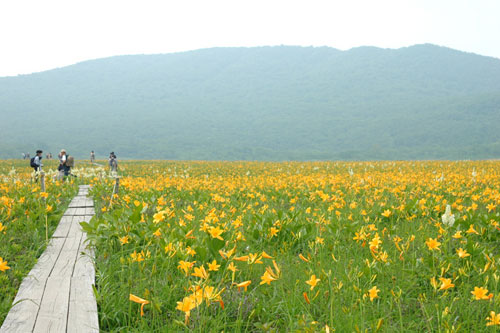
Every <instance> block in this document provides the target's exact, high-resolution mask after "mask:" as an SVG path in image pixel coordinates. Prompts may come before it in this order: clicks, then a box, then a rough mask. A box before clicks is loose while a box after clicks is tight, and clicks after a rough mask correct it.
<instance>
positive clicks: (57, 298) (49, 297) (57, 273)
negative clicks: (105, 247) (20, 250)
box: [0, 185, 99, 333]
mask: <svg viewBox="0 0 500 333" xmlns="http://www.w3.org/2000/svg"><path fill="white" fill-rule="evenodd" d="M88 191H89V186H88V185H82V186H80V190H79V192H78V195H77V196H76V197H75V198H74V199H73V200H72V201H71V203H70V205H69V208H68V209H67V210H66V212H65V213H64V215H63V217H62V218H61V221H60V222H59V225H58V227H57V229H56V230H55V232H54V234H53V235H52V239H51V240H50V243H49V245H48V246H47V249H46V250H45V252H44V253H43V254H42V255H41V256H40V258H39V259H38V262H37V263H36V265H35V266H34V267H33V269H32V270H31V272H30V273H29V274H28V276H27V277H26V278H25V279H24V280H23V282H22V283H21V286H20V287H19V291H18V292H17V295H16V298H15V300H14V303H13V304H14V306H13V307H12V308H11V310H10V312H9V314H8V315H7V317H6V318H5V321H4V323H3V325H2V327H1V328H0V333H4V332H5V333H6V332H99V321H98V317H97V304H96V301H95V297H94V293H93V287H92V286H93V284H94V282H95V271H94V265H93V264H92V259H93V255H94V254H93V252H92V250H90V249H87V248H86V243H85V240H86V235H85V233H84V232H82V230H81V227H80V224H79V223H80V222H82V221H86V222H88V221H90V219H91V218H92V216H93V215H94V213H95V212H94V202H93V201H92V199H91V198H88V197H87V195H88Z"/></svg>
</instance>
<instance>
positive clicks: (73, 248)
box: [50, 233, 83, 277]
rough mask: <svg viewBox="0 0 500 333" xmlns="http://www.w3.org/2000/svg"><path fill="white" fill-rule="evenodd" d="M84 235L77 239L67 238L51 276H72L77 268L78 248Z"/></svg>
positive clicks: (78, 236)
mask: <svg viewBox="0 0 500 333" xmlns="http://www.w3.org/2000/svg"><path fill="white" fill-rule="evenodd" d="M82 236H83V235H82V233H80V234H79V235H77V236H75V237H71V238H67V239H66V242H65V243H64V246H63V248H62V251H61V254H60V255H59V258H57V261H56V264H55V265H54V269H53V270H52V272H51V273H50V276H51V277H53V276H59V277H63V276H64V277H65V276H71V275H72V274H73V270H74V268H75V263H76V256H77V254H78V248H79V247H80V241H81V239H82Z"/></svg>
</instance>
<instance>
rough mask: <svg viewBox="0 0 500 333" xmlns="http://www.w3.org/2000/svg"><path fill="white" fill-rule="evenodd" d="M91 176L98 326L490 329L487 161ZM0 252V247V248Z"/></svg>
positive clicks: (499, 315)
mask: <svg viewBox="0 0 500 333" xmlns="http://www.w3.org/2000/svg"><path fill="white" fill-rule="evenodd" d="M119 173H120V175H121V179H120V191H119V194H118V195H114V196H111V192H112V186H113V183H114V180H113V179H110V178H102V179H101V178H97V177H96V178H94V180H93V181H92V185H93V189H92V191H91V192H92V194H93V196H94V198H95V200H96V208H97V211H98V214H97V216H96V218H95V219H93V220H92V221H91V222H89V223H88V224H83V227H84V228H85V230H86V231H87V232H88V233H89V239H90V241H91V243H92V244H93V245H95V246H96V268H97V281H96V282H97V287H96V295H97V301H98V305H99V311H100V312H99V316H100V325H101V329H102V330H103V331H141V332H143V331H182V330H195V331H219V332H220V331H271V332H272V331H293V330H299V331H314V332H316V331H318V332H321V331H326V332H332V331H334V330H336V331H338V332H351V331H357V332H365V331H412V332H415V331H450V332H451V331H457V332H458V331H463V332H469V331H484V330H494V329H495V328H496V327H498V325H500V288H499V278H500V272H499V271H498V265H499V261H500V253H499V252H500V242H499V239H500V237H499V236H500V216H499V209H500V208H499V207H498V205H499V204H500V192H499V189H500V162H498V161H481V162H442V161H439V162H350V163H348V162H309V163H299V162H287V163H264V162H166V161H165V162H160V161H158V162H132V161H131V162H124V163H121V165H120V171H119ZM0 253H1V252H0Z"/></svg>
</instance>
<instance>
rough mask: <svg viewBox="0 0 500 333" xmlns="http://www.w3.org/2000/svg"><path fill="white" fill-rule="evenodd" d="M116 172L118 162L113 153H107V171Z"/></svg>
mask: <svg viewBox="0 0 500 333" xmlns="http://www.w3.org/2000/svg"><path fill="white" fill-rule="evenodd" d="M117 170H118V161H117V160H116V155H115V153H114V152H111V153H109V171H111V172H116V171H117Z"/></svg>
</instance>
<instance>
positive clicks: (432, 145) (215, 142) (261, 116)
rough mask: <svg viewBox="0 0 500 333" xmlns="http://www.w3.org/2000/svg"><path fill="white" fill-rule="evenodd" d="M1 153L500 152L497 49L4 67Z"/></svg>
mask: <svg viewBox="0 0 500 333" xmlns="http://www.w3.org/2000/svg"><path fill="white" fill-rule="evenodd" d="M0 115H1V125H0V128H1V130H0V157H2V158H6V157H20V156H21V155H20V154H21V152H23V151H31V150H34V149H36V148H38V147H41V148H42V149H45V150H46V151H52V152H53V153H54V152H57V151H59V149H61V148H65V149H68V150H70V151H72V152H74V154H75V155H76V156H82V157H83V156H87V155H88V153H89V152H90V150H95V151H96V152H97V154H98V156H100V157H105V156H106V155H107V154H108V153H109V152H110V151H111V150H113V151H115V152H117V153H118V155H119V157H122V158H158V159H160V158H161V159H203V160H204V159H209V160H218V159H224V160H316V159H348V160H351V159H354V160H358V159H361V160H363V159H479V158H497V157H499V156H500V131H499V129H500V60H498V59H495V58H488V57H482V56H478V55H474V54H468V53H463V52H459V51H455V50H451V49H447V48H443V47H437V46H434V45H417V46H413V47H409V48H402V49H398V50H389V49H378V48H372V47H362V48H356V49H352V50H349V51H339V50H336V49H332V48H326V47H323V48H312V47H311V48H304V47H287V46H281V47H261V48H214V49H205V50H199V51H191V52H184V53H176V54H165V55H135V56H119V57H112V58H106V59H99V60H93V61H87V62H83V63H80V64H76V65H73V66H68V67H65V68H60V69H55V70H51V71H47V72H42V73H37V74H32V75H22V76H18V77H8V78H0Z"/></svg>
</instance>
